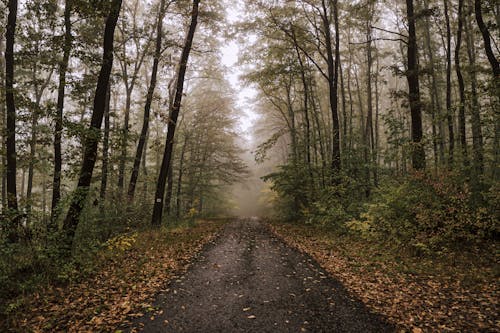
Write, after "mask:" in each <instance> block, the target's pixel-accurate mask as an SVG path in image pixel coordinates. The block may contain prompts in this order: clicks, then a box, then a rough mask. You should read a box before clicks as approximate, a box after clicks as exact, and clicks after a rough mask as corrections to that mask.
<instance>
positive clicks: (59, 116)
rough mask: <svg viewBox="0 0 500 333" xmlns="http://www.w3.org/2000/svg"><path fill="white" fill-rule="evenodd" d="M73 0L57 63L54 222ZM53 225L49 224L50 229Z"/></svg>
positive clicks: (68, 4)
mask: <svg viewBox="0 0 500 333" xmlns="http://www.w3.org/2000/svg"><path fill="white" fill-rule="evenodd" d="M72 3H73V0H66V2H65V6H64V45H63V57H62V59H61V61H60V63H59V86H58V89H57V108H56V109H57V111H56V115H55V118H54V123H55V128H54V179H53V181H52V206H51V207H52V209H51V219H52V221H56V220H57V217H58V215H59V208H58V205H59V201H60V200H61V171H62V150H61V139H62V131H63V113H64V97H65V96H64V95H65V92H66V72H67V71H68V63H69V57H70V53H71V47H72V39H73V37H72V35H71V10H72ZM52 227H54V223H51V228H52Z"/></svg>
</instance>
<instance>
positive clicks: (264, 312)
mask: <svg viewBox="0 0 500 333" xmlns="http://www.w3.org/2000/svg"><path fill="white" fill-rule="evenodd" d="M154 308H155V309H156V311H153V312H151V313H149V314H148V315H146V316H143V317H142V318H138V319H137V320H136V322H135V325H134V327H135V328H130V329H128V331H130V332H136V331H142V332H146V333H147V332H391V331H394V327H393V326H391V325H390V324H387V323H386V322H385V320H384V319H383V317H382V316H379V315H375V314H373V313H371V312H370V311H369V310H368V309H367V307H366V306H365V305H364V304H363V303H362V302H360V301H359V300H358V299H356V298H354V297H352V296H351V294H350V293H349V292H347V291H346V289H345V288H344V287H343V285H342V284H341V283H340V282H339V281H338V280H335V279H332V278H331V277H329V276H328V274H327V272H325V271H324V270H323V269H322V268H321V267H320V266H319V265H318V264H317V263H316V262H315V261H314V260H313V259H312V258H311V257H310V256H308V255H306V254H302V253H300V252H298V251H296V250H295V249H292V248H291V247H289V246H287V245H286V244H284V243H283V242H282V241H281V240H279V239H277V237H276V236H274V235H273V234H272V233H271V232H270V231H269V229H268V228H267V226H266V225H265V224H263V223H261V222H259V221H258V220H257V219H239V220H235V221H234V222H232V223H230V224H228V225H226V227H225V228H224V230H223V232H222V233H221V235H220V237H219V239H218V240H217V241H216V242H215V243H214V244H212V245H209V247H208V248H207V249H206V250H205V251H203V252H202V254H201V255H200V256H199V258H198V260H197V261H196V262H195V263H194V264H193V266H192V267H191V268H190V269H189V271H188V272H187V274H186V275H184V276H182V277H179V278H178V279H177V280H175V281H172V283H171V284H170V285H169V286H168V288H167V289H166V290H165V292H164V293H162V294H160V295H159V296H158V298H157V300H156V302H155V303H154Z"/></svg>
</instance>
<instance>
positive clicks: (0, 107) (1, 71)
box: [0, 37, 7, 215]
mask: <svg viewBox="0 0 500 333" xmlns="http://www.w3.org/2000/svg"><path fill="white" fill-rule="evenodd" d="M4 47H5V44H4V39H3V37H2V38H0V53H4V51H5V50H4ZM0 82H2V85H1V91H0V101H2V102H1V103H0V126H1V127H0V134H1V135H2V141H1V142H0V151H1V154H0V168H1V170H2V174H1V175H0V177H2V213H3V214H4V215H5V213H6V212H7V172H6V171H7V164H6V162H7V159H6V155H7V149H6V145H5V144H6V133H7V132H6V131H5V126H6V118H5V117H6V112H5V103H4V102H3V101H5V99H4V98H5V58H4V57H0Z"/></svg>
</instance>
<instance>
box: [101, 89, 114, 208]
mask: <svg viewBox="0 0 500 333" xmlns="http://www.w3.org/2000/svg"><path fill="white" fill-rule="evenodd" d="M110 100H111V83H110V84H108V88H107V91H106V107H105V109H104V137H103V140H102V171H101V189H100V191H99V199H100V206H101V209H104V202H105V201H106V190H107V187H108V169H109V129H110V126H109V125H110V124H109V111H110Z"/></svg>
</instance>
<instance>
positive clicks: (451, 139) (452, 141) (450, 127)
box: [443, 0, 455, 169]
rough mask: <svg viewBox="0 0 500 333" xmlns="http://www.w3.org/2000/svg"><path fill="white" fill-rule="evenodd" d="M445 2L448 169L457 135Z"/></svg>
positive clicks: (449, 28) (448, 19) (447, 15)
mask: <svg viewBox="0 0 500 333" xmlns="http://www.w3.org/2000/svg"><path fill="white" fill-rule="evenodd" d="M443 1H444V16H445V20H446V119H447V122H448V141H449V142H448V145H449V146H448V150H449V152H448V167H449V168H450V169H451V167H452V166H453V158H454V156H453V154H454V150H455V133H454V130H453V109H452V106H451V27H450V14H449V9H448V0H443Z"/></svg>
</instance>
